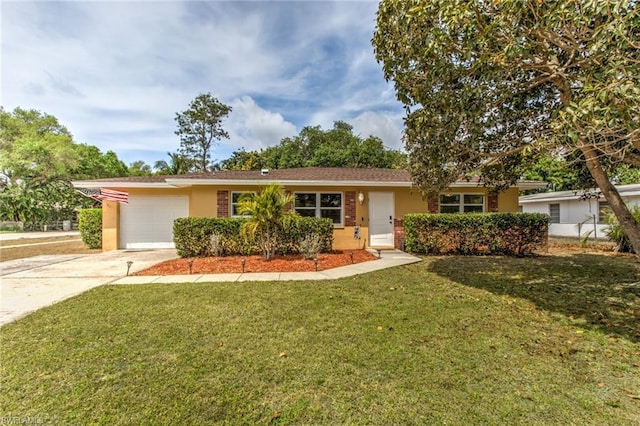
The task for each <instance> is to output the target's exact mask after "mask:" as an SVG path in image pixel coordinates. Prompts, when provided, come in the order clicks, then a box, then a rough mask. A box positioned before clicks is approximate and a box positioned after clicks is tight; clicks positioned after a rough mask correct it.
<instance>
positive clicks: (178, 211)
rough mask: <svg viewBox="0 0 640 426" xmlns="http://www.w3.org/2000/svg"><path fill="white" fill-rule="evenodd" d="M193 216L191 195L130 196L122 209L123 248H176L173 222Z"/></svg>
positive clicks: (121, 240)
mask: <svg viewBox="0 0 640 426" xmlns="http://www.w3.org/2000/svg"><path fill="white" fill-rule="evenodd" d="M188 216H189V197H187V196H132V195H130V196H129V204H128V205H126V204H125V205H121V206H120V248H173V247H175V245H174V243H173V221H174V220H175V219H177V218H179V217H188Z"/></svg>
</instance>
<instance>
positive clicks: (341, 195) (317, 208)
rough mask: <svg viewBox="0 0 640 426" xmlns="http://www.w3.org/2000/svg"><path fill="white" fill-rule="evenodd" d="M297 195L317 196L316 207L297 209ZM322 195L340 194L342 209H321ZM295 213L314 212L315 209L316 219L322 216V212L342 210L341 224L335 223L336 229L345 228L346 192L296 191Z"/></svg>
mask: <svg viewBox="0 0 640 426" xmlns="http://www.w3.org/2000/svg"><path fill="white" fill-rule="evenodd" d="M296 194H315V195H316V206H315V207H296V201H295V195H296ZM320 194H339V195H340V208H338V207H320ZM293 196H294V200H293V211H297V210H312V209H314V210H315V212H316V215H315V217H322V216H320V210H322V209H324V210H340V223H334V224H333V226H334V227H340V226H344V201H345V199H344V192H340V191H295V192H294V193H293Z"/></svg>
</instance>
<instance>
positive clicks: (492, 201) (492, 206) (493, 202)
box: [487, 194, 498, 212]
mask: <svg viewBox="0 0 640 426" xmlns="http://www.w3.org/2000/svg"><path fill="white" fill-rule="evenodd" d="M487 209H488V210H489V212H497V211H498V194H489V196H488V197H487Z"/></svg>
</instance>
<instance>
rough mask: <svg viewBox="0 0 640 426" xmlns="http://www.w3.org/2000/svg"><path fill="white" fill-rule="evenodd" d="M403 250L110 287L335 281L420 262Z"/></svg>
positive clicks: (140, 279)
mask: <svg viewBox="0 0 640 426" xmlns="http://www.w3.org/2000/svg"><path fill="white" fill-rule="evenodd" d="M421 260H422V259H419V258H417V257H415V256H411V255H410V254H407V253H405V252H402V251H400V250H385V251H381V252H380V258H379V259H376V260H372V261H369V262H362V263H356V264H354V265H347V266H341V267H339V268H333V269H327V270H326V271H318V272H251V273H245V274H242V273H236V274H192V275H147V276H142V275H140V276H129V277H124V278H120V279H118V280H115V281H112V282H111V284H150V283H186V282H189V283H191V282H198V283H203V282H229V281H231V282H235V281H303V280H304V281H311V280H333V279H337V278H346V277H351V276H353V275H359V274H366V273H368V272H373V271H379V270H381V269H387V268H392V267H394V266H402V265H409V264H411V263H416V262H420V261H421Z"/></svg>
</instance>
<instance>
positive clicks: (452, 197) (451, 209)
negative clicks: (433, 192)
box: [440, 194, 484, 213]
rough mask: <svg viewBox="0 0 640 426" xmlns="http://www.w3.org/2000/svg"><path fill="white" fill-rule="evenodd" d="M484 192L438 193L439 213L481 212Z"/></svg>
mask: <svg viewBox="0 0 640 426" xmlns="http://www.w3.org/2000/svg"><path fill="white" fill-rule="evenodd" d="M483 211H484V194H440V213H482V212H483Z"/></svg>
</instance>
